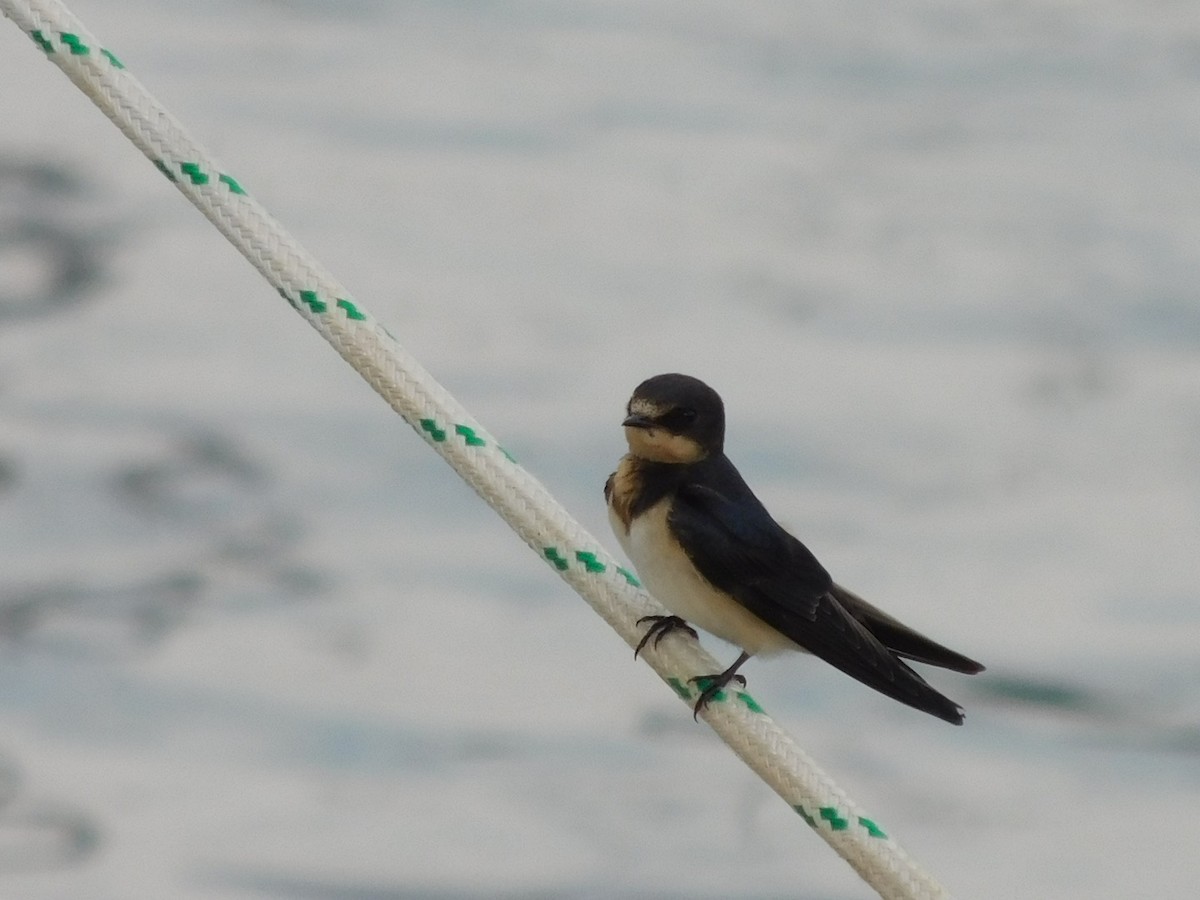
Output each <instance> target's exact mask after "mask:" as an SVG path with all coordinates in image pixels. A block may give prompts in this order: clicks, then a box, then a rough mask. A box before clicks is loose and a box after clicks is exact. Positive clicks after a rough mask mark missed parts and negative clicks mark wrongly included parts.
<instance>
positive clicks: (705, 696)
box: [688, 653, 750, 719]
mask: <svg viewBox="0 0 1200 900" xmlns="http://www.w3.org/2000/svg"><path fill="white" fill-rule="evenodd" d="M749 658H750V654H749V653H743V654H742V655H741V656H739V657H738V658H737V661H736V662H734V664H733V665H732V666H730V667H729V668H728V669H726V670H725V671H724V672H719V673H717V674H716V675H696V676H694V677H692V678H689V679H688V681H689V682H691V683H693V684H695V685H696V687H698V688H700V696H699V697H698V698H697V700H696V705H695V706H693V707H692V718H693V719H695V718H698V717H699V715H700V710H702V709H704V707H706V706H708V704H709V702H711V701H712V700H715V699H716V697H717V695H718V694H719V693H721V691H722V690H723V689H724V688H725V685H727V684H729V682H731V681H736V682H737V683H738V684H739V685H741V686H742V687H745V686H746V679H745V678H743V677H742V676H741V675H739V674H738V673H737V670H738V667H739V666H741V664H742V663H744V662H745V661H746V660H748V659H749Z"/></svg>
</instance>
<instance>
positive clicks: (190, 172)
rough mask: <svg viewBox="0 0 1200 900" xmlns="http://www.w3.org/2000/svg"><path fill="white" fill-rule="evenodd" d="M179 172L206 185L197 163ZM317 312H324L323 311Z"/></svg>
mask: <svg viewBox="0 0 1200 900" xmlns="http://www.w3.org/2000/svg"><path fill="white" fill-rule="evenodd" d="M179 170H180V171H181V172H183V174H184V175H186V176H187V177H188V178H190V179H191V180H192V184H208V175H207V174H206V173H205V172H203V171H202V170H201V169H200V164H199V163H193V162H185V163H180V164H179ZM319 311H320V312H324V310H319Z"/></svg>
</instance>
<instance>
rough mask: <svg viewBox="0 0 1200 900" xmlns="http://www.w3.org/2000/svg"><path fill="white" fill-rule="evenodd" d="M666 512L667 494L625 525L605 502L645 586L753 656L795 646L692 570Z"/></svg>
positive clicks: (674, 610) (612, 505) (700, 625)
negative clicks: (668, 521) (675, 536)
mask: <svg viewBox="0 0 1200 900" xmlns="http://www.w3.org/2000/svg"><path fill="white" fill-rule="evenodd" d="M612 493H613V497H616V496H618V492H617V491H616V490H615V489H614V491H613V492H612ZM670 511H671V498H670V497H667V498H665V499H663V500H660V501H659V502H658V503H656V504H655V505H654V506H652V507H650V509H648V510H646V511H645V512H643V513H641V514H640V515H638V516H637V517H636V518H634V519H633V520H632V521H628V524H626V523H627V520H626V519H625V518H624V517H623V516H622V515H621V512H620V509H619V508H617V506H616V504H615V503H612V502H610V505H609V518H610V521H611V524H612V528H613V532H614V534H616V537H617V540H618V541H619V542H620V544H621V547H622V549H624V551H625V554H626V555H627V556H628V557H629V559H630V560H631V561H632V562H633V564H634V567H635V568H636V569H637V573H638V577H640V578H641V580H642V581H643V583H644V584H645V585H646V588H647V590H649V591H650V593H651V594H653V595H654V597H655V598H656V599H657V600H658V601H659V602H660V603H662V604H663V606H665V607H667V609H669V610H670V611H671V612H672V613H674V614H675V615H677V616H679V617H680V618H683V619H685V620H687V621H688V622H689V623H691V624H692V625H695V626H696V627H697V628H702V629H704V630H705V631H707V632H709V633H710V634H714V635H716V636H717V637H719V638H721V639H723V640H726V641H729V642H730V643H731V644H735V645H737V646H738V647H741V648H742V649H743V650H745V651H746V652H747V653H750V654H752V655H753V654H771V653H776V652H778V651H780V650H797V649H799V648H798V647H797V646H796V644H795V643H793V642H792V641H791V640H789V639H788V638H786V637H784V636H783V635H782V634H780V633H779V632H778V631H776V630H775V629H774V628H772V627H771V626H770V625H768V624H767V623H766V622H764V621H763V620H762V619H760V618H758V617H757V616H755V615H754V614H753V613H751V612H750V611H749V610H747V609H746V608H745V607H744V606H742V605H741V604H740V603H738V602H737V601H736V600H735V599H733V598H732V597H730V596H729V595H728V594H726V593H725V592H723V591H719V590H717V589H716V588H715V587H713V585H712V584H711V583H710V582H709V581H708V580H707V579H706V578H705V577H704V576H703V575H701V574H700V573H699V572H698V571H697V570H696V567H695V566H694V565H692V561H691V559H689V558H688V556H687V554H686V553H685V552H684V551H683V548H682V547H680V546H679V542H678V541H676V540H675V538H674V537H673V536H672V534H671V531H670V527H669V526H668V523H667V516H668V515H669V513H670Z"/></svg>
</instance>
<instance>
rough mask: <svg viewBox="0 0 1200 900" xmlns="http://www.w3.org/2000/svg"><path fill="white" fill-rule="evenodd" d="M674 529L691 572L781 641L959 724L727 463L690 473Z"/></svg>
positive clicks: (948, 704) (675, 507)
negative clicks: (850, 606)
mask: <svg viewBox="0 0 1200 900" xmlns="http://www.w3.org/2000/svg"><path fill="white" fill-rule="evenodd" d="M692 468H693V473H692V477H690V478H688V479H685V480H684V482H683V483H682V484H680V486H679V487H678V488H677V491H676V494H675V497H674V502H673V503H672V504H671V511H670V514H669V517H668V523H669V525H670V527H671V530H672V531H673V532H674V533H675V535H676V537H677V538H678V539H679V541H680V543H681V544H682V545H683V547H684V548H685V550H686V551H687V553H688V556H689V558H690V559H691V561H692V563H693V564H694V565H695V566H696V568H697V570H699V572H700V574H701V575H703V576H704V577H705V578H706V579H707V580H708V581H709V582H710V583H711V584H712V585H713V586H714V587H716V588H719V589H720V590H723V591H725V592H726V593H728V594H730V595H731V596H732V597H733V598H734V599H736V600H737V601H738V602H739V603H741V604H742V606H744V607H746V609H748V610H749V611H750V612H752V613H753V614H754V615H756V616H758V618H760V619H762V620H763V621H764V622H766V623H767V624H768V625H770V626H771V627H772V628H774V629H775V630H776V631H779V632H780V633H781V634H783V635H784V636H786V637H787V638H789V639H790V640H792V641H794V642H795V643H796V644H798V645H799V646H801V647H803V648H804V649H805V650H808V651H809V652H811V653H813V654H814V655H816V656H818V657H820V658H821V659H823V660H825V661H826V662H828V663H830V664H831V665H833V666H836V667H837V668H838V669H841V670H842V671H843V672H845V673H846V674H847V675H850V676H851V677H853V678H856V679H858V680H859V681H861V682H863V683H864V684H866V685H868V686H870V687H872V688H875V689H876V690H878V691H880V692H882V693H884V694H887V695H888V696H890V697H892V698H894V699H896V700H899V701H900V702H902V703H906V704H908V705H909V706H913V707H916V708H917V709H921V710H924V711H925V712H928V713H931V714H933V715H935V716H938V717H939V718H942V719H945V720H946V721H949V722H954V723H955V724H958V723H961V722H962V711H961V709H959V707H958V706H957V705H956V704H955V703H953V702H952V701H950V700H948V699H947V698H945V697H943V696H942V695H941V694H939V693H938V692H937V691H935V690H934V689H933V688H932V687H930V686H929V685H928V683H926V682H925V680H924V679H923V678H921V676H920V675H918V674H917V673H916V672H914V671H913V670H912V669H910V668H909V667H908V666H907V665H905V664H904V663H903V662H902V661H901V660H900V659H898V658H897V657H896V656H894V655H893V654H892V653H890V652H889V651H888V649H887V648H886V647H885V646H884V645H883V644H882V643H881V642H880V641H879V640H878V639H877V638H876V637H875V636H874V635H873V634H871V632H870V631H869V630H868V629H867V628H866V627H865V626H864V625H863V623H861V622H860V621H858V619H857V618H855V617H854V616H852V615H851V614H850V613H849V612H848V611H847V610H846V609H845V608H844V607H843V606H842V604H841V603H839V602H838V600H837V597H836V596H835V585H834V583H833V580H832V578H830V576H829V573H828V572H826V571H825V568H824V567H823V566H822V565H821V564H820V563H819V562H818V561H817V559H816V557H814V556H813V554H812V553H811V552H810V551H809V549H808V548H807V547H805V546H804V545H803V544H802V543H800V541H798V540H796V539H795V538H794V537H792V536H791V535H790V534H788V533H787V532H786V531H784V530H783V528H782V527H780V525H779V524H778V523H777V522H776V521H775V520H774V519H773V518H771V515H770V513H768V512H767V510H766V509H765V508H764V507H763V505H762V504H761V503H760V502H759V501H758V498H757V497H755V496H754V494H753V492H752V491H751V490H750V488H749V487H748V486H747V485H746V483H745V482H744V481H743V480H742V478H741V476H740V475H739V474H738V472H737V470H736V469H735V468H734V467H733V464H732V463H730V462H729V460H728V459H726V458H725V457H724V456H721V457H718V458H716V459H709V460H705V461H704V462H703V463H700V464H697V465H696V466H694V467H692Z"/></svg>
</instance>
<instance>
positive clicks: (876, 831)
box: [858, 816, 887, 838]
mask: <svg viewBox="0 0 1200 900" xmlns="http://www.w3.org/2000/svg"><path fill="white" fill-rule="evenodd" d="M858 824H859V825H861V826H862V827H863V828H865V829H867V834H869V835H870V836H871V837H873V838H886V837H887V834H886V833H885V832H884V830H883V829H882V828H880V827H879V826H878V825H876V824H875V823H874V822H872V821H871V820H870V819H868V818H866V817H865V816H859V817H858Z"/></svg>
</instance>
